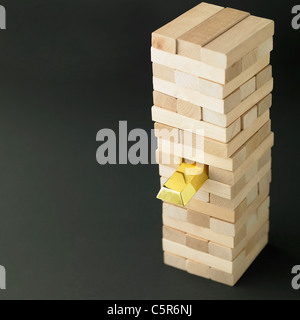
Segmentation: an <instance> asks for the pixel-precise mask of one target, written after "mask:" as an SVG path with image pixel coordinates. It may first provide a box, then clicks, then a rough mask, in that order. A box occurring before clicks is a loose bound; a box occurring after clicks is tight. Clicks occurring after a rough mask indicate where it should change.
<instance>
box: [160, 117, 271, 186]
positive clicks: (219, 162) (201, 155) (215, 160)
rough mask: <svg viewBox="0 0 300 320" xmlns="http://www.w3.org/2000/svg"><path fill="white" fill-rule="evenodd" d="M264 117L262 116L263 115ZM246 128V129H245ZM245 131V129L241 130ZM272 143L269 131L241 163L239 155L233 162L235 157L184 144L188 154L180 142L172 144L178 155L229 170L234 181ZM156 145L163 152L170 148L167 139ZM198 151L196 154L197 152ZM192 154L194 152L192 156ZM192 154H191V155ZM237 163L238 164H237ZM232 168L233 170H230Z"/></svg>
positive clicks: (243, 173)
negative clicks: (219, 154) (215, 153)
mask: <svg viewBox="0 0 300 320" xmlns="http://www.w3.org/2000/svg"><path fill="white" fill-rule="evenodd" d="M265 116H266V117H265V118H266V119H268V118H269V116H268V115H267V114H266V115H265ZM263 117H264V116H263ZM247 130H248V129H247ZM243 132H246V130H245V131H242V133H243ZM273 144H274V134H273V133H271V134H269V135H268V136H267V137H266V138H265V140H264V141H263V142H262V143H261V145H259V146H258V147H257V148H256V150H255V151H254V152H253V154H251V155H250V156H249V157H248V158H247V160H245V161H243V162H242V163H240V159H239V157H238V158H237V160H236V162H235V158H234V157H233V158H228V159H224V158H220V157H217V156H214V155H211V154H207V153H206V152H203V151H201V150H195V149H193V150H189V146H186V145H185V148H184V149H187V150H188V151H189V152H188V154H185V153H184V152H183V147H182V145H181V144H174V149H173V150H174V154H175V155H176V156H178V157H184V158H187V159H190V160H193V161H196V162H199V163H204V164H206V165H209V166H213V167H217V168H219V169H224V170H227V171H229V172H231V174H232V179H234V181H238V180H239V179H240V178H241V177H242V176H243V175H245V173H246V171H247V170H248V169H250V167H251V165H252V164H253V163H252V162H255V161H258V160H259V158H260V157H261V156H262V155H263V153H264V152H265V150H266V149H268V148H271V147H272V146H273ZM158 146H159V150H163V151H164V152H166V150H168V149H170V143H169V142H168V141H167V142H166V143H165V141H164V140H159V141H158ZM229 146H230V143H229V144H228V147H229ZM172 148H173V146H172V147H171V149H172ZM197 152H198V154H197ZM194 154H196V155H195V156H194ZM191 155H192V156H191ZM238 165H239V166H238ZM233 170H234V172H232V171H233Z"/></svg>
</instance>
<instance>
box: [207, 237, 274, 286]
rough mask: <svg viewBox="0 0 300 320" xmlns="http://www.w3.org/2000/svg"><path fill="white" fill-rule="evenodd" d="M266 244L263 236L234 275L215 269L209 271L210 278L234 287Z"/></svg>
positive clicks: (266, 241)
mask: <svg viewBox="0 0 300 320" xmlns="http://www.w3.org/2000/svg"><path fill="white" fill-rule="evenodd" d="M267 243H268V236H267V235H266V236H264V237H263V238H262V239H261V240H260V242H259V243H257V244H256V245H255V247H254V248H253V249H252V250H251V252H250V253H249V254H248V255H247V256H246V259H244V261H243V263H242V265H241V266H240V268H239V269H238V270H236V272H235V273H226V272H223V271H222V270H217V269H215V268H211V269H210V277H211V279H212V280H214V281H217V282H220V283H223V284H226V285H229V286H234V285H235V284H236V283H237V281H238V280H239V279H240V278H241V276H242V275H243V274H244V273H245V272H246V270H247V269H248V268H249V266H250V265H251V264H252V262H253V261H254V260H255V258H256V257H257V256H258V255H259V253H260V252H261V251H262V250H263V248H264V247H265V246H266V244H267Z"/></svg>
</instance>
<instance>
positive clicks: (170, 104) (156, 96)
mask: <svg viewBox="0 0 300 320" xmlns="http://www.w3.org/2000/svg"><path fill="white" fill-rule="evenodd" d="M153 102H154V105H155V106H157V107H160V108H163V109H167V110H170V111H173V112H176V108H177V99H176V98H174V97H171V96H168V95H166V94H163V93H160V92H157V91H154V92H153Z"/></svg>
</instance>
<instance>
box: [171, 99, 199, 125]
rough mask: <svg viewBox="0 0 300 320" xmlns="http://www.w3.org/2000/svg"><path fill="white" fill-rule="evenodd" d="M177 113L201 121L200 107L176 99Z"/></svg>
mask: <svg viewBox="0 0 300 320" xmlns="http://www.w3.org/2000/svg"><path fill="white" fill-rule="evenodd" d="M177 113H179V114H181V115H183V116H186V117H188V118H192V119H195V120H199V121H200V120H201V119H202V108H201V107H199V106H196V105H194V104H192V103H190V102H188V101H184V100H181V99H177Z"/></svg>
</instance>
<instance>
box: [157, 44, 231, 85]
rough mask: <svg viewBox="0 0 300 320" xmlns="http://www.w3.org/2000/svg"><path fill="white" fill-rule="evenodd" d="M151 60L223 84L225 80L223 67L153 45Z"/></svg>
mask: <svg viewBox="0 0 300 320" xmlns="http://www.w3.org/2000/svg"><path fill="white" fill-rule="evenodd" d="M151 61H152V62H153V63H157V64H160V65H164V66H166V67H169V68H172V69H176V70H180V71H183V72H186V73H188V74H192V75H195V76H197V77H201V78H204V79H207V80H210V81H215V82H218V83H220V84H225V81H226V70H224V69H220V68H216V67H213V66H210V65H208V64H206V63H204V62H202V61H196V60H192V59H190V58H186V57H183V56H180V55H177V54H171V53H168V52H165V51H162V50H158V49H156V48H153V47H152V48H151Z"/></svg>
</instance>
